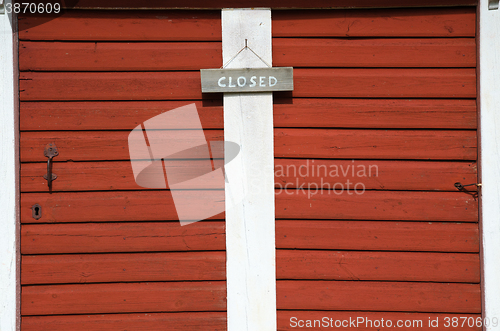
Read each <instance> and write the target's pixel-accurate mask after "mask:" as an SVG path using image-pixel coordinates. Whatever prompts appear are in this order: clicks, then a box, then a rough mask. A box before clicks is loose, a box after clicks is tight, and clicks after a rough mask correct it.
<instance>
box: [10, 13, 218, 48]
mask: <svg viewBox="0 0 500 331" xmlns="http://www.w3.org/2000/svg"><path fill="white" fill-rule="evenodd" d="M220 15H221V14H220V11H217V10H215V11H176V10H171V11H165V10H161V11H143V10H139V11H129V10H126V11H119V10H112V11H91V10H85V11H79V10H75V11H73V10H70V11H67V12H66V13H64V14H63V15H62V16H59V17H57V18H53V17H47V16H43V15H22V14H20V15H19V23H18V24H19V40H88V41H99V40H110V41H212V40H219V41H220V40H221V18H220Z"/></svg>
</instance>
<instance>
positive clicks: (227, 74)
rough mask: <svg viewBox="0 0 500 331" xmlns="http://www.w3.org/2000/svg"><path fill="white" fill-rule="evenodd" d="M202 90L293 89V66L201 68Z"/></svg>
mask: <svg viewBox="0 0 500 331" xmlns="http://www.w3.org/2000/svg"><path fill="white" fill-rule="evenodd" d="M201 91H202V92H203V93H213V92H224V93H228V92H229V93H231V92H233V93H242V92H270V91H293V68H292V67H283V68H248V69H201Z"/></svg>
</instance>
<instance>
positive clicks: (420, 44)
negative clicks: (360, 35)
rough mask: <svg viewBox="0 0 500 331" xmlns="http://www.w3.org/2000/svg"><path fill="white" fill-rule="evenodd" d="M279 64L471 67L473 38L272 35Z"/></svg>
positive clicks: (474, 54)
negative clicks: (343, 37) (294, 37)
mask: <svg viewBox="0 0 500 331" xmlns="http://www.w3.org/2000/svg"><path fill="white" fill-rule="evenodd" d="M273 65H274V66H277V67H279V66H282V67H294V68H295V67H299V68H300V67H364V68H370V67H386V68H392V67H429V68H431V67H475V65H476V43H475V40H474V39H473V38H468V39H463V38H453V39H451V38H448V39H441V38H435V39H434V38H433V39H415V38H410V39H397V38H391V39H378V38H377V39H324V38H322V39H312V38H307V39H291V38H274V39H273Z"/></svg>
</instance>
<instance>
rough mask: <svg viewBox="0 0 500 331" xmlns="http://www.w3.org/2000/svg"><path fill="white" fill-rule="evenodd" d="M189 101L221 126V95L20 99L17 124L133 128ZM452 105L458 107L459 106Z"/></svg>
mask: <svg viewBox="0 0 500 331" xmlns="http://www.w3.org/2000/svg"><path fill="white" fill-rule="evenodd" d="M189 103H194V104H195V105H196V109H197V110H198V115H199V117H200V122H201V125H202V127H203V128H204V129H223V128H224V118H223V114H222V98H220V99H216V100H203V101H193V102H186V101H148V102H135V101H130V102H120V101H115V102H23V103H22V105H21V109H22V110H21V111H20V117H21V119H20V125H21V130H22V131H23V130H28V131H29V130H71V131H73V130H133V129H134V128H135V127H137V126H138V125H139V124H141V123H142V122H144V121H146V120H148V119H150V118H152V117H154V116H157V115H160V114H162V113H164V112H167V111H170V110H173V109H176V108H179V107H183V106H186V105H187V104H189ZM452 107H454V106H452ZM456 109H457V111H460V110H459V109H461V107H460V106H457V107H456ZM468 110H469V111H470V109H468ZM464 111H465V109H464ZM468 117H470V116H468ZM183 124H186V125H187V124H189V123H183Z"/></svg>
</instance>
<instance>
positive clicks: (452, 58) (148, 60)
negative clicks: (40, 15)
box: [19, 38, 476, 71]
mask: <svg viewBox="0 0 500 331" xmlns="http://www.w3.org/2000/svg"><path fill="white" fill-rule="evenodd" d="M273 50H274V51H273V64H274V66H275V67H288V66H289V67H295V68H297V67H387V68H391V67H475V65H476V44H475V40H474V39H473V38H467V39H465V38H454V39H449V38H448V39H441V38H433V39H414V38H412V39H289V38H274V39H273ZM221 64H222V46H221V44H220V43H219V42H212V43H207V42H199V43H176V42H169V43H106V42H98V43H93V42H92V43H90V42H87V43H76V42H29V41H23V42H21V43H20V45H19V70H21V71H156V70H159V71H163V70H199V69H208V68H217V67H220V66H221Z"/></svg>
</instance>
